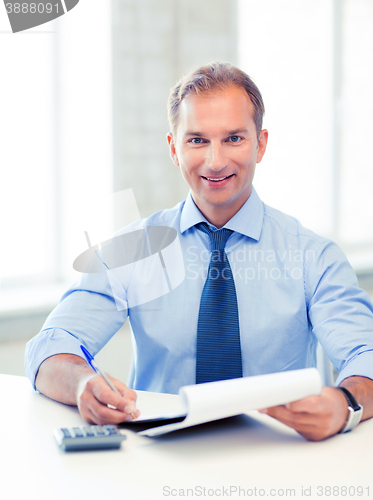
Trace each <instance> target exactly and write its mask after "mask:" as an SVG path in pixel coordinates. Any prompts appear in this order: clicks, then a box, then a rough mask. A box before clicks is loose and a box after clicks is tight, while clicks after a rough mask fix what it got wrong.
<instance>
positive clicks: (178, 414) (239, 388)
mask: <svg viewBox="0 0 373 500" xmlns="http://www.w3.org/2000/svg"><path fill="white" fill-rule="evenodd" d="M321 388H322V382H321V376H320V374H319V372H318V371H317V370H316V368H306V369H303V370H293V371H287V372H280V373H270V374H267V375H258V376H255V377H244V378H237V379H232V380H222V381H219V382H209V383H206V384H198V385H187V386H184V387H181V388H180V390H179V396H172V395H167V394H158V393H151V397H150V399H149V398H147V400H148V407H147V408H144V410H145V411H144V410H143V409H142V407H141V399H142V398H141V391H139V392H138V395H139V399H138V405H137V406H138V408H139V409H140V411H142V414H141V416H140V417H139V418H138V419H137V420H136V421H134V424H135V425H136V423H147V424H150V425H151V423H152V422H154V425H157V427H151V428H148V429H146V430H143V431H141V432H140V433H139V434H141V435H143V436H149V437H155V436H161V435H162V434H166V433H168V432H172V431H176V430H179V429H184V428H186V427H191V426H193V425H198V424H202V423H206V422H211V421H213V420H219V419H222V418H227V417H232V416H234V415H240V414H242V413H246V412H248V411H250V410H259V409H261V408H267V407H269V406H275V405H281V404H285V403H290V402H291V401H296V400H298V399H302V398H305V397H307V396H313V395H318V394H320V392H321ZM149 395H150V394H149V393H147V396H149ZM149 401H150V402H153V407H154V408H155V410H153V411H152V409H151V408H150V406H151V405H149ZM160 406H161V407H162V410H161V411H158V412H157V410H156V409H157V408H160ZM149 410H150V411H149ZM166 419H167V420H168V419H178V421H177V422H173V423H167V424H166V425H160V423H161V421H162V420H166ZM127 424H128V423H127Z"/></svg>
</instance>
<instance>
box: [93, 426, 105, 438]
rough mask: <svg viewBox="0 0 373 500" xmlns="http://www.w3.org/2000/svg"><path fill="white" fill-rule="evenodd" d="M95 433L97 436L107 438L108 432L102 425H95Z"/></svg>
mask: <svg viewBox="0 0 373 500" xmlns="http://www.w3.org/2000/svg"><path fill="white" fill-rule="evenodd" d="M93 432H94V433H95V435H96V436H105V434H106V432H105V430H104V428H103V427H101V425H95V426H94V427H93Z"/></svg>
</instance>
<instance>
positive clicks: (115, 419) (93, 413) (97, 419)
mask: <svg viewBox="0 0 373 500" xmlns="http://www.w3.org/2000/svg"><path fill="white" fill-rule="evenodd" d="M85 407H86V408H87V410H88V414H89V417H90V418H92V419H93V421H94V423H96V424H99V425H105V424H119V423H121V422H127V421H128V420H132V417H131V416H130V415H129V414H128V413H126V412H122V411H120V410H112V409H111V408H108V407H107V406H106V405H105V404H102V403H101V402H100V401H98V400H97V399H96V398H95V397H94V396H93V395H92V394H90V395H89V396H87V398H86V401H85Z"/></svg>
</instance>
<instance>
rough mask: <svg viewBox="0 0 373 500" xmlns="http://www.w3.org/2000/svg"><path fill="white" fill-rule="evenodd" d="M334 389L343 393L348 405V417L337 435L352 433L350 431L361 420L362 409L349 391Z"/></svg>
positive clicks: (342, 388) (341, 388) (339, 388)
mask: <svg viewBox="0 0 373 500" xmlns="http://www.w3.org/2000/svg"><path fill="white" fill-rule="evenodd" d="M336 389H338V390H339V391H341V392H342V393H343V395H344V397H345V398H346V399H347V403H348V417H347V420H346V425H345V426H344V427H343V429H342V430H341V431H339V433H338V434H341V433H343V432H348V431H352V429H353V428H354V427H356V426H357V424H358V423H359V422H360V420H361V417H362V416H363V407H362V406H361V405H359V403H358V402H357V401H356V399H355V398H354V397H353V395H352V394H351V392H350V391H348V390H347V389H345V388H344V387H336Z"/></svg>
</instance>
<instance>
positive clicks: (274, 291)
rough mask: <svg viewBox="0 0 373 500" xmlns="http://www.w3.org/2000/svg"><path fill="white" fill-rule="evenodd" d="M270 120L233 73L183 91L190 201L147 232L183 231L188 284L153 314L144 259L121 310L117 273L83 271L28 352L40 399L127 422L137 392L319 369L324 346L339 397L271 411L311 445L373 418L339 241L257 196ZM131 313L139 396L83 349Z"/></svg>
mask: <svg viewBox="0 0 373 500" xmlns="http://www.w3.org/2000/svg"><path fill="white" fill-rule="evenodd" d="M263 113H264V105H263V101H262V97H261V94H260V92H259V90H258V88H257V87H256V85H255V84H254V83H253V81H252V80H251V79H250V78H249V77H248V75H246V74H245V73H244V72H242V71H241V70H239V69H238V68H236V67H234V66H232V65H230V64H225V63H224V64H223V63H212V64H209V65H207V66H204V67H201V68H199V69H197V70H196V71H194V72H192V73H190V74H189V75H187V76H186V77H184V78H183V79H182V80H181V81H180V82H179V83H178V84H177V85H176V86H175V87H174V88H173V89H172V90H171V94H170V97H169V121H170V128H171V131H170V133H169V134H168V136H167V139H168V144H169V149H170V155H171V158H172V160H173V162H174V164H175V165H176V166H177V167H179V168H180V170H181V173H182V175H183V177H184V179H185V181H186V182H187V184H188V185H189V187H190V194H189V196H188V198H187V199H186V200H185V201H184V202H182V203H180V204H178V205H177V206H176V207H174V208H173V209H170V210H164V211H162V212H158V213H156V214H154V215H152V216H151V217H149V218H148V219H146V220H144V221H142V225H144V226H147V227H150V226H168V227H172V228H174V229H175V230H176V231H177V234H178V237H179V240H180V246H181V250H182V252H183V257H184V264H185V279H184V281H183V282H182V283H181V284H180V285H179V286H178V287H176V288H175V289H173V290H172V291H170V292H169V293H166V294H164V295H162V296H161V297H158V298H156V299H154V300H153V301H152V303H151V307H149V304H146V305H145V306H141V305H138V304H139V303H141V302H139V301H137V302H136V303H135V302H134V301H133V297H137V296H138V294H139V293H140V292H139V283H138V282H137V281H136V279H132V277H133V276H135V275H136V266H137V264H136V263H133V264H131V265H130V266H129V268H128V269H127V271H126V273H123V274H122V275H121V287H122V290H123V292H122V295H121V303H122V304H126V307H121V308H120V310H119V309H118V308H116V302H115V297H114V294H113V291H112V289H111V287H110V283H109V282H108V279H107V276H106V274H98V275H94V274H87V275H83V276H82V278H81V280H80V281H79V282H78V283H77V284H76V285H75V286H73V287H72V288H71V289H70V290H69V291H68V292H67V293H66V294H65V295H64V297H63V298H62V300H61V303H60V304H59V306H58V307H57V308H56V310H55V311H54V312H53V313H52V314H51V316H50V317H49V318H48V319H47V321H46V324H45V325H44V327H43V329H42V331H41V332H40V333H39V335H37V336H36V337H35V338H34V339H33V340H32V341H30V343H29V344H28V346H27V351H26V372H27V374H28V376H29V378H30V380H31V382H32V383H33V384H34V386H35V387H36V388H37V389H38V390H39V391H41V392H43V393H44V394H46V395H47V396H49V397H51V398H53V399H56V400H58V401H61V402H63V403H67V404H76V405H78V407H79V409H80V412H81V414H82V416H83V418H85V419H86V420H87V421H88V422H93V423H99V424H102V423H118V422H122V421H125V420H128V419H130V418H132V417H131V414H132V415H135V416H136V415H137V414H138V413H137V412H138V410H136V409H135V400H136V395H135V392H134V391H133V390H132V389H140V390H149V391H158V392H169V393H177V391H178V389H179V387H181V386H183V385H188V384H193V383H201V382H206V381H213V380H222V379H228V378H236V377H241V376H251V375H259V374H264V373H274V372H279V371H284V370H294V369H300V368H306V367H311V366H315V364H316V346H317V342H318V341H319V342H320V343H321V344H322V346H323V348H324V349H325V351H326V352H327V354H328V356H329V358H330V359H331V360H332V362H333V364H334V366H335V367H336V369H337V370H338V371H339V376H338V379H337V381H336V386H337V387H325V388H324V389H323V391H322V394H321V395H320V396H315V397H309V398H305V399H303V400H300V401H297V402H294V403H291V404H289V405H286V406H278V407H274V408H268V409H265V410H263V411H265V412H266V413H268V414H269V415H271V416H272V417H274V418H277V419H278V420H280V421H282V422H283V423H285V424H287V425H289V426H291V427H293V428H294V429H296V430H297V431H298V432H299V433H300V434H301V435H303V436H304V437H306V438H307V439H311V440H321V439H324V438H326V437H329V436H331V435H333V434H336V433H338V432H343V431H347V430H350V429H352V428H353V427H354V426H355V425H357V424H358V423H359V421H360V420H361V419H367V418H370V417H372V416H373V381H372V379H373V312H372V304H371V301H370V299H369V297H368V295H367V294H366V293H365V292H364V291H363V290H361V289H360V288H359V287H358V285H357V280H356V276H355V274H354V272H353V270H352V268H351V266H350V265H349V263H348V262H347V260H346V258H345V256H344V255H343V253H342V252H341V250H340V249H339V248H338V247H337V245H335V244H334V243H333V242H331V241H330V240H328V239H326V238H323V237H320V236H318V235H316V234H315V233H313V232H312V231H309V230H307V229H305V228H304V227H303V226H302V225H301V224H300V223H299V221H297V220H296V219H294V218H292V217H289V216H287V215H285V214H283V213H281V212H279V211H277V210H275V209H273V208H271V207H269V206H267V205H265V204H264V203H262V201H261V200H260V198H259V196H258V194H257V193H256V191H255V189H254V188H253V185H252V181H253V177H254V173H255V167H256V164H257V163H259V162H260V161H261V159H262V158H263V155H264V153H265V150H266V146H267V140H268V132H267V131H266V130H263V129H262V118H263ZM269 182H270V180H269ZM131 229H136V227H135V226H134V227H132V228H131V227H130V228H126V230H125V231H129V230H131ZM127 317H129V320H130V322H131V327H132V331H133V341H134V346H135V349H134V359H133V365H132V369H131V374H130V378H129V383H128V385H129V387H131V389H128V388H127V386H125V385H124V384H123V383H122V382H120V381H118V380H115V379H112V380H113V383H114V384H115V385H116V387H117V388H118V389H119V391H120V393H121V396H118V395H116V394H115V393H114V392H113V391H111V389H110V388H109V387H107V385H105V383H104V382H103V380H102V379H101V377H99V376H97V375H95V374H94V373H93V372H92V370H91V369H90V368H89V366H88V365H87V364H86V362H85V360H83V359H82V354H81V351H80V344H81V343H84V344H85V345H86V346H87V347H88V348H89V349H90V350H91V352H92V353H93V354H96V353H97V352H98V351H99V350H100V349H101V348H102V347H103V346H104V345H105V343H106V342H107V341H108V340H109V339H110V338H111V336H112V335H114V334H115V332H116V331H117V330H118V329H119V328H120V327H121V325H122V324H123V323H124V322H125V321H126V319H127ZM107 405H112V406H115V407H116V408H117V409H116V410H115V409H113V408H110V407H108V406H107Z"/></svg>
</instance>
